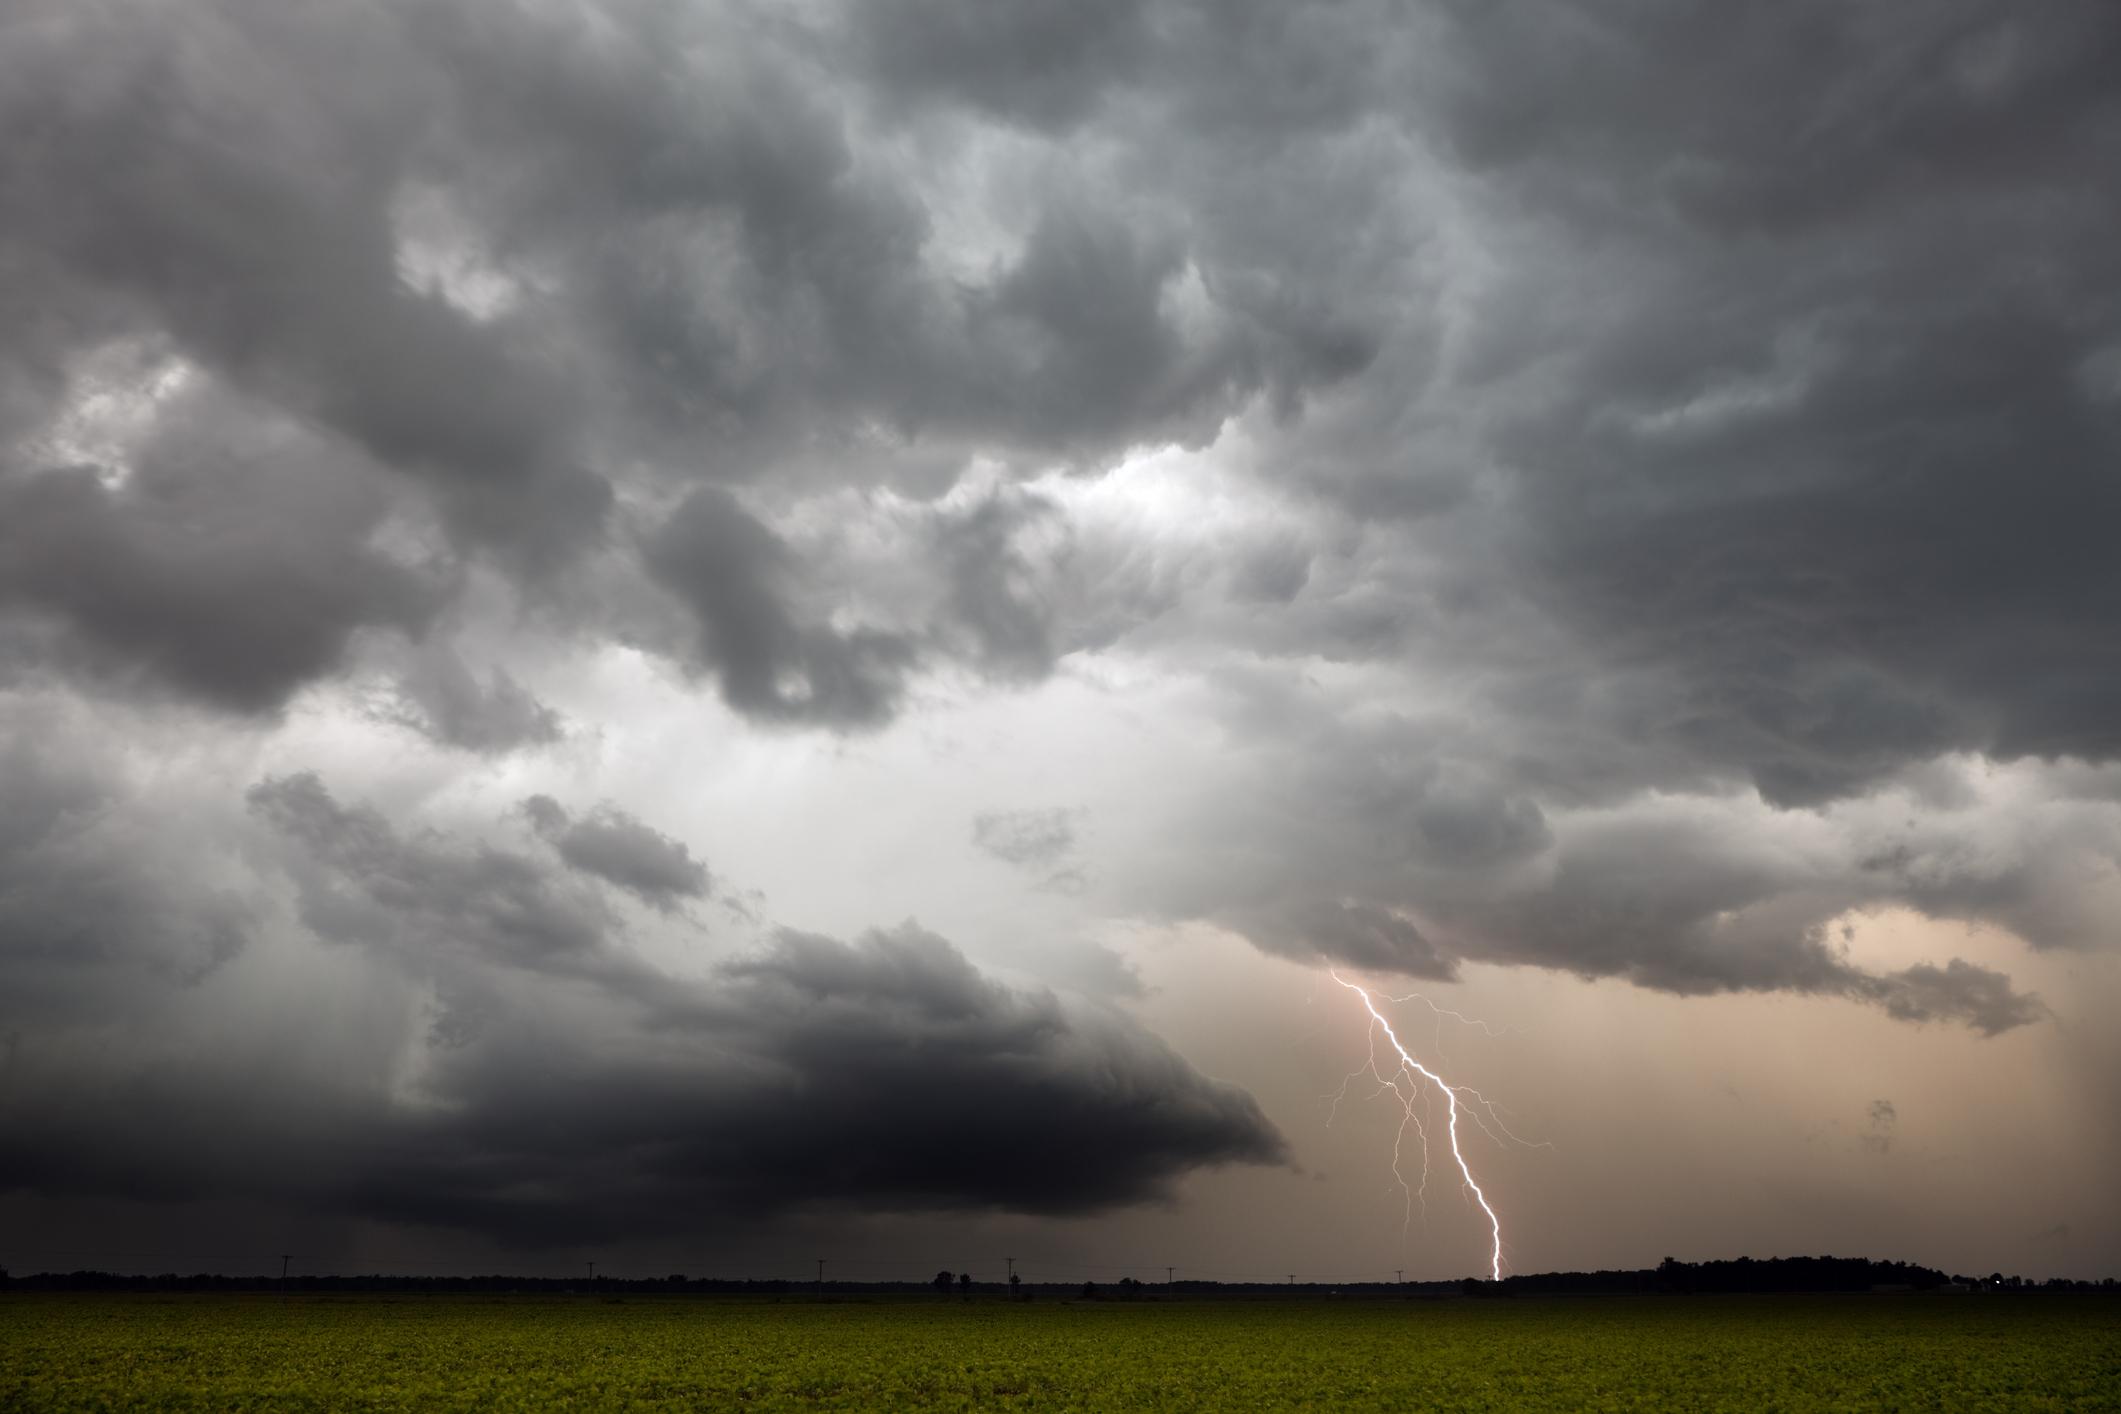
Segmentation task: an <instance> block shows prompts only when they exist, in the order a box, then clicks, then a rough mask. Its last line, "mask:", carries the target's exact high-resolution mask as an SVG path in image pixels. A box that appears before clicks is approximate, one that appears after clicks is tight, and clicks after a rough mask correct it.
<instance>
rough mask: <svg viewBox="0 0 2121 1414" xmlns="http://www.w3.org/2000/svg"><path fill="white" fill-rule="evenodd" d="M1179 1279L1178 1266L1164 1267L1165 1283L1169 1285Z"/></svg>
mask: <svg viewBox="0 0 2121 1414" xmlns="http://www.w3.org/2000/svg"><path fill="white" fill-rule="evenodd" d="M1177 1279H1178V1268H1176V1267H1165V1268H1164V1285H1165V1286H1169V1285H1171V1283H1172V1282H1174V1281H1176V1280H1177Z"/></svg>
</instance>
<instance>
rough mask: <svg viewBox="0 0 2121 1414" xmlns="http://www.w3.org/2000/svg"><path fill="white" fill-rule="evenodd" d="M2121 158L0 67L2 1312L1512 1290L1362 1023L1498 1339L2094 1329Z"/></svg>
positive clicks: (1823, 101)
mask: <svg viewBox="0 0 2121 1414" xmlns="http://www.w3.org/2000/svg"><path fill="white" fill-rule="evenodd" d="M2115 170H2121V12H2117V11H2116V10H2114V9H2113V7H2111V6H2108V5H2105V4H2100V3H2095V0H2062V2H2061V3H2056V4H2051V5H2043V6H2039V7H2034V8H2028V7H2022V6H2011V5H2003V4H1978V3H1943V4H1936V5H1928V6H1921V7H1863V8H1851V7H1849V6H1846V5H1841V4H1832V3H1825V0H1820V2H1819V3H1809V0H1806V3H1794V4H1785V5H1779V6H1773V7H1766V8H1761V9H1758V10H1752V11H1747V12H1745V13H1742V14H1741V13H1734V12H1733V11H1731V10H1730V9H1728V8H1727V7H1720V6H1705V5H1687V4H1678V3H1663V0H1630V3H1624V4H1611V5H1594V6H1564V5H1556V4H1508V3H1504V4H1497V3H1457V2H1456V0H1427V3H1422V2H1421V0H1405V3H1401V2H1400V0H1348V2H1347V3H1315V4H1306V3H1287V0H1273V3H1266V0H1260V3H1253V2H1252V0H1244V3H1234V4H1233V3H1218V4H1206V3H1195V2H1194V0H1069V3H1057V2H1055V0H859V2H858V3H857V0H844V3H842V2H841V0H787V2H786V3H778V4H776V3H767V0H654V2H653V3H651V2H650V0H640V2H639V3H634V2H633V0H507V3H489V2H488V0H417V2H416V0H402V2H401V3H391V2H386V0H363V2H362V3H344V2H343V0H340V2H339V3H321V2H320V3H294V4H290V3H286V0H271V3H266V2H265V0H195V3H186V4H182V5H172V4H165V3H151V2H150V0H98V3H91V4H82V3H79V2H78V0H63V2H62V0H17V3H15V4H13V5H12V6H10V7H9V9H8V11H7V13H6V15H5V17H4V18H0V1263H5V1264H7V1265H9V1266H11V1267H17V1268H43V1267H57V1266H111V1267H143V1266H154V1267H160V1266H164V1265H174V1266H178V1267H186V1268H188V1267H191V1266H220V1267H224V1268H229V1269H235V1270H257V1269H262V1266H263V1264H264V1257H265V1254H276V1253H279V1252H284V1251H295V1252H299V1253H302V1254H303V1256H304V1260H305V1262H306V1263H307V1264H308V1265H310V1266H311V1267H312V1268H313V1269H318V1270H328V1269H341V1270H345V1269H351V1268H353V1267H359V1266H370V1267H374V1266H383V1267H395V1268H404V1269H414V1268H416V1267H417V1265H418V1264H420V1263H431V1264H433V1266H434V1269H437V1270H442V1269H450V1270H456V1269H463V1268H467V1267H474V1266H502V1267H509V1268H513V1269H522V1270H555V1271H565V1270H574V1269H575V1267H574V1264H575V1263H577V1262H578V1261H582V1260H587V1259H588V1258H591V1257H595V1258H597V1259H598V1260H600V1262H602V1263H603V1264H604V1265H603V1267H602V1269H603V1270H613V1271H641V1272H657V1273H659V1272H662V1271H667V1270H673V1269H678V1270H688V1271H692V1272H694V1273H695V1274H701V1273H705V1272H709V1271H723V1272H730V1273H739V1274H740V1273H743V1272H751V1273H756V1274H761V1275H766V1274H788V1275H795V1274H800V1273H801V1272H803V1271H805V1270H807V1267H806V1266H805V1265H804V1264H806V1263H807V1262H808V1261H809V1260H810V1258H812V1257H813V1256H815V1255H820V1254H823V1255H828V1256H830V1257H832V1258H833V1260H834V1261H836V1262H839V1263H841V1264H842V1265H841V1266H840V1267H839V1268H836V1269H835V1270H839V1271H842V1272H843V1273H844V1274H846V1275H891V1276H899V1275H907V1276H916V1275H921V1274H924V1270H925V1271H927V1272H932V1271H933V1270H934V1269H935V1268H936V1267H938V1266H949V1267H951V1268H953V1269H962V1268H969V1269H972V1270H974V1271H975V1272H976V1273H977V1274H981V1275H988V1274H998V1272H999V1268H1000V1266H1001V1262H1000V1254H1001V1253H1003V1252H1005V1251H1008V1252H1013V1253H1014V1254H1016V1255H1018V1256H1020V1257H1022V1258H1023V1259H1024V1263H1025V1270H1027V1271H1029V1272H1033V1273H1034V1274H1038V1273H1044V1274H1051V1275H1055V1276H1067V1277H1077V1276H1082V1275H1090V1276H1100V1277H1105V1276H1117V1275H1119V1274H1121V1273H1122V1272H1125V1271H1131V1272H1133V1273H1134V1274H1135V1275H1138V1276H1150V1275H1160V1273H1161V1269H1162V1267H1163V1266H1164V1265H1165V1264H1167V1263H1170V1264H1175V1265H1177V1266H1178V1267H1180V1269H1181V1270H1182V1271H1189V1272H1192V1273H1194V1274H1196V1275H1210V1274H1219V1275H1228V1276H1260V1275H1264V1276H1269V1277H1272V1276H1276V1275H1279V1274H1281V1273H1284V1272H1289V1271H1294V1272H1297V1273H1300V1274H1303V1275H1306V1276H1315V1277H1320V1278H1328V1279H1348V1278H1353V1277H1357V1276H1365V1275H1366V1276H1372V1277H1374V1276H1378V1275H1381V1274H1388V1273H1390V1272H1391V1271H1393V1270H1395V1269H1405V1270H1406V1271H1407V1272H1408V1273H1409V1274H1410V1275H1418V1276H1423V1277H1452V1276H1459V1275H1464V1274H1466V1273H1469V1272H1479V1271H1483V1270H1485V1268H1486V1265H1487V1264H1486V1256H1485V1253H1486V1231H1485V1224H1484V1220H1483V1219H1482V1218H1481V1216H1480V1214H1479V1212H1478V1210H1477V1209H1475V1208H1473V1207H1472V1206H1471V1205H1469V1204H1468V1203H1467V1202H1466V1201H1465V1197H1464V1195H1463V1194H1462V1193H1461V1192H1460V1188H1459V1184H1458V1183H1457V1181H1456V1178H1455V1171H1454V1170H1453V1168H1452V1166H1451V1165H1450V1161H1449V1156H1448V1153H1447V1151H1445V1150H1444V1149H1442V1148H1441V1147H1436V1148H1433V1149H1432V1152H1431V1155H1430V1161H1429V1162H1430V1176H1429V1183H1428V1187H1427V1191H1426V1194H1425V1197H1424V1198H1423V1199H1422V1201H1420V1202H1418V1203H1410V1202H1409V1199H1408V1195H1407V1194H1406V1193H1405V1192H1403V1191H1402V1190H1400V1189H1399V1188H1398V1187H1397V1186H1396V1185H1395V1183H1394V1181H1393V1173H1392V1155H1393V1147H1394V1142H1395V1137H1396V1135H1397V1131H1398V1124H1397V1118H1398V1112H1397V1111H1396V1110H1395V1109H1394V1107H1393V1105H1392V1103H1391V1101H1390V1099H1389V1098H1388V1097H1384V1098H1381V1097H1379V1096H1378V1095H1377V1094H1375V1093H1374V1092H1375V1089H1376V1087H1375V1085H1374V1083H1365V1082H1363V1081H1362V1080H1360V1079H1358V1080H1357V1081H1356V1082H1355V1083H1354V1084H1352V1085H1348V1086H1346V1088H1345V1089H1343V1082H1344V1080H1345V1079H1346V1077H1347V1076H1348V1075H1349V1073H1350V1072H1351V1071H1355V1070H1358V1069H1359V1068H1360V1067H1362V1066H1363V1064H1364V1063H1365V1058H1366V1056H1367V1054H1368V1041H1367V1039H1366V1025H1365V1023H1366V1017H1365V1015H1364V1013H1363V1011H1362V1009H1361V1006H1360V1004H1359V1002H1358V1001H1357V999H1356V998H1355V997H1354V996H1353V994H1351V993H1350V992H1348V991H1346V990H1344V989H1343V988H1341V987H1339V986H1336V985H1335V984H1334V982H1333V980H1332V978H1331V976H1330V975H1329V972H1328V969H1329V968H1336V967H1337V968H1339V969H1340V970H1341V971H1342V972H1344V973H1345V974H1347V975H1349V976H1353V977H1360V978H1362V979H1365V980H1366V981H1368V982H1370V983H1372V984H1374V985H1375V986H1376V987H1377V988H1378V989H1379V993H1380V995H1383V994H1387V993H1389V994H1394V995H1400V996H1405V995H1406V994H1409V993H1413V992H1416V991H1418V992H1419V993H1421V995H1422V996H1423V997H1425V998H1427V1000H1426V1001H1423V1000H1411V999H1410V1000H1404V1001H1401V1002H1398V1003H1395V1004H1393V1007H1392V1015H1393V1016H1394V1018H1395V1024H1398V1025H1400V1026H1401V1028H1402V1029H1401V1035H1402V1036H1403V1037H1404V1038H1405V1039H1406V1040H1407V1041H1408V1043H1409V1045H1410V1046H1411V1047H1413V1048H1414V1049H1415V1050H1416V1051H1417V1053H1418V1054H1419V1055H1420V1056H1421V1057H1422V1058H1423V1060H1424V1062H1425V1063H1426V1064H1430V1065H1432V1066H1435V1067H1437V1068H1438V1069H1440V1070H1441V1071H1442V1072H1443V1073H1445V1074H1446V1075H1447V1076H1449V1077H1450V1078H1451V1079H1452V1080H1453V1081H1454V1082H1455V1083H1460V1084H1464V1085H1469V1086H1473V1087H1477V1088H1478V1090H1479V1092H1480V1094H1482V1095H1484V1096H1486V1097H1487V1098H1488V1099H1489V1100H1492V1101H1494V1102H1496V1103H1497V1104H1498V1105H1499V1106H1501V1107H1502V1112H1503V1113H1505V1114H1506V1115H1507V1119H1508V1123H1509V1125H1510V1127H1511V1129H1512V1130H1513V1131H1514V1132H1515V1133H1517V1134H1518V1135H1520V1136H1522V1138H1523V1140H1524V1141H1526V1142H1524V1143H1518V1144H1513V1143H1509V1142H1494V1141H1493V1140H1492V1139H1491V1137H1489V1136H1486V1135H1477V1134H1473V1133H1472V1132H1471V1131H1470V1130H1468V1132H1467V1133H1468V1137H1467V1141H1466V1153H1467V1157H1468V1159H1469V1161H1470V1162H1471V1163H1472V1164H1473V1165H1474V1168H1475V1170H1476V1173H1477V1174H1478V1176H1479V1178H1480V1181H1481V1183H1482V1185H1483V1188H1484V1189H1485V1190H1486V1191H1487V1192H1488V1193H1489V1195H1490V1197H1491V1199H1492V1200H1493V1202H1494V1205H1495V1207H1496V1209H1497V1210H1498V1211H1499V1212H1500V1213H1501V1215H1502V1218H1503V1225H1504V1236H1505V1241H1506V1255H1507V1258H1508V1264H1509V1266H1510V1267H1511V1268H1513V1269H1517V1270H1552V1269H1561V1268H1585V1267H1600V1266H1605V1267H1615V1266H1619V1267H1631V1266H1640V1265H1647V1264H1654V1263H1655V1262H1656V1261H1657V1260H1658V1259H1659V1258H1660V1257H1662V1256H1665V1255H1675V1256H1681V1257H1690V1258H1704V1257H1716V1256H1729V1255H1737V1254H1740V1253H1750V1254H1753V1255H1760V1256H1766V1255H1775V1254H1784V1255H1788V1254H1797V1253H1814V1252H1828V1251H1831V1252H1835V1253H1839V1254H1844V1255H1858V1254H1862V1255H1873V1256H1879V1257H1890V1258H1901V1259H1907V1260H1914V1261H1921V1262H1926V1263H1930V1264H1932V1265H1938V1266H1944V1267H1949V1268H1953V1269H1956V1270H1968V1271H1972V1270H1979V1271H1982V1272H1986V1271H1989V1270H1992V1269H1998V1268H2000V1269H2003V1270H2006V1271H2011V1270H2017V1271H2024V1272H2027V1273H2031V1274H2038V1275H2046V1274H2068V1275H2107V1274H2112V1273H2114V1272H2116V1271H2117V1270H2121V1217H2117V1215H2116V1211H2115V1205H2114V1203H2113V1200H2112V1194H2113V1192H2114V1191H2115V1189H2116V1187H2117V1181H2121V1032H2117V1030H2116V1028H2115V1027H2114V1026H2113V1025H2112V1023H2111V1021H2110V1017H2111V1015H2112V1014H2113V1010H2114V1008H2115V1006H2116V1004H2117V1003H2121V947H2117V926H2116V923H2115V919H2116V917H2117V916H2121V912H2117V910H2121V634H2116V632H2115V631H2114V626H2115V624H2116V623H2117V622H2121V555H2117V554H2116V553H2115V545H2116V543H2117V539H2121V239H2116V235H2117V232H2121V188H2117V187H2116V186H2115V184H2114V183H2113V182H2112V181H2111V180H2109V179H2108V178H2107V174H2109V173H2111V172H2113V171H2115ZM1432 1004H1433V1006H1432ZM1433 1008H1445V1009H1448V1010H1450V1011H1454V1012H1458V1013H1462V1014H1464V1015H1465V1016H1470V1017H1475V1018H1479V1019H1481V1020H1482V1021H1483V1022H1484V1023H1485V1024H1484V1025H1472V1024H1469V1023H1467V1022H1465V1021H1462V1020H1460V1019H1457V1018H1454V1017H1449V1016H1443V1015H1439V1014H1438V1012H1437V1011H1435V1010H1434V1009H1433ZM1336 1096H1337V1097H1338V1098H1337V1099H1336ZM1435 1102H1436V1097H1435V1096H1434V1095H1433V1094H1432V1095H1431V1096H1430V1097H1429V1101H1428V1102H1427V1103H1428V1104H1429V1105H1430V1106H1431V1108H1429V1109H1427V1110H1426V1111H1425V1113H1426V1114H1427V1116H1428V1117H1429V1119H1430V1122H1431V1129H1432V1133H1436V1132H1438V1130H1439V1127H1440V1124H1441V1120H1442V1115H1443V1112H1442V1110H1441V1109H1440V1108H1435V1107H1434V1106H1435ZM1402 1167H1403V1169H1404V1171H1405V1172H1406V1173H1407V1174H1408V1175H1409V1176H1410V1177H1414V1178H1418V1177H1419V1167H1420V1164H1419V1158H1418V1154H1417V1153H1416V1152H1415V1151H1414V1150H1412V1149H1409V1150H1408V1151H1406V1153H1404V1154H1403V1156H1402Z"/></svg>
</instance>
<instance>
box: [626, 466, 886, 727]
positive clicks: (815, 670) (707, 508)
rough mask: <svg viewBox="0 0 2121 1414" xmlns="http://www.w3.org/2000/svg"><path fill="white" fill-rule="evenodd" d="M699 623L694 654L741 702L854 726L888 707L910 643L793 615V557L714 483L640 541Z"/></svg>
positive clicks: (743, 706) (766, 712) (766, 713)
mask: <svg viewBox="0 0 2121 1414" xmlns="http://www.w3.org/2000/svg"><path fill="white" fill-rule="evenodd" d="M647 559H648V566H649V570H650V573H652V574H653V575H654V576H655V577H656V578H657V579H658V580H659V581H660V582H661V583H662V584H663V585H664V586H665V587H666V588H668V589H669V590H670V591H671V592H672V593H674V594H676V595H677V596H678V597H679V598H680V599H681V600H683V602H684V604H685V607H686V608H687V609H689V610H690V611H691V612H692V614H693V617H694V619H695V621H696V622H697V624H698V629H699V633H698V645H699V656H700V657H701V658H702V659H704V660H705V661H706V662H707V663H709V664H711V665H712V666H713V668H714V670H715V672H716V673H717V675H718V677H719V679H720V682H721V688H722V696H723V698H724V700H726V701H727V702H728V703H729V705H730V706H732V707H734V708H736V709H737V710H738V711H740V712H745V713H748V714H751V715H755V716H761V717H767V718H781V719H792V720H797V721H809V722H817V723H820V724H824V725H830V726H842V727H854V726H863V725H871V724H874V723H876V722H878V721H880V720H882V719H883V718H886V717H888V716H890V715H891V713H892V711H893V710H894V708H895V706H896V702H897V697H898V694H899V692H900V690H901V685H902V680H903V677H904V674H905V671H906V669H907V668H908V666H910V660H911V658H912V655H913V649H912V646H911V645H910V644H908V643H907V642H905V641H904V640H903V639H902V638H899V637H897V636H895V635H893V634H890V633H887V632H882V631H877V630H864V629H856V630H853V631H851V632H842V631H840V630H838V629H835V628H833V627H831V626H830V625H828V624H820V623H805V622H802V621H800V620H799V619H798V618H797V616H796V612H795V610H794V609H793V608H792V607H791V606H790V604H789V603H788V602H787V600H788V597H789V596H790V595H791V594H792V593H793V586H794V576H795V568H796V567H795V565H794V563H793V559H792V557H791V556H790V555H789V553H788V550H787V547H786V546H785V545H783V544H782V542H781V541H780V539H779V538H778V537H777V536H775V535H774V533H773V531H772V530H771V529H769V528H768V527H767V526H765V525H763V524H761V523H760V522H759V520H758V519H757V518H756V517H755V516H753V515H751V514H750V513H749V512H747V511H746V510H745V509H744V508H743V507H742V506H740V505H739V504H737V501H736V498H735V497H733V496H731V495H730V494H729V493H728V492H727V491H724V490H721V489H719V488H706V489H702V490H699V491H695V492H694V493H693V494H692V495H691V497H689V498H688V499H687V500H686V501H685V503H684V504H683V505H681V506H680V507H678V509H677V511H676V512H675V513H674V514H673V515H672V516H671V517H670V519H669V520H668V521H667V522H665V523H664V525H663V526H662V528H661V529H660V530H659V531H657V532H656V534H655V536H654V538H653V539H652V540H651V541H650V543H649V546H648V549H647Z"/></svg>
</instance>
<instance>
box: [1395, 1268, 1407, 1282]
mask: <svg viewBox="0 0 2121 1414" xmlns="http://www.w3.org/2000/svg"><path fill="white" fill-rule="evenodd" d="M1392 1275H1393V1276H1395V1277H1398V1278H1399V1284H1400V1285H1401V1286H1405V1285H1406V1284H1407V1269H1406V1268H1405V1267H1395V1268H1393V1270H1392Z"/></svg>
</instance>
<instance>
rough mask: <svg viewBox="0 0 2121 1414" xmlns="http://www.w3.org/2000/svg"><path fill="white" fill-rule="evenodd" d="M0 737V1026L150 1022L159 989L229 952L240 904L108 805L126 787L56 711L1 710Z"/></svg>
mask: <svg viewBox="0 0 2121 1414" xmlns="http://www.w3.org/2000/svg"><path fill="white" fill-rule="evenodd" d="M7 722H8V725H9V728H10V730H9V731H8V732H7V733H5V734H4V735H0V801H4V802H5V809H4V810H0V973H4V976H5V979H6V986H4V987H0V1025H4V1026H5V1027H6V1028H7V1030H8V1034H10V1035H13V1036H16V1037H18V1038H19V1037H21V1036H23V1035H25V1034H26V1033H30V1032H34V1030H35V1029H36V1028H37V1027H39V1026H40V1025H43V1024H56V1025H60V1026H66V1025H74V1024H82V1023H90V1024H113V1023H115V1024H121V1025H145V1024H151V1018H152V1017H153V1016H154V1014H155V1013H156V1011H157V1010H158V1009H159V1007H160V1006H161V1004H162V1000H163V997H164V996H165V994H167V993H168V992H171V991H179V992H181V991H185V990H189V989H192V988H196V987H198V986H199V985H200V984H201V983H203V982H205V981H206V980H207V979H209V978H211V977H213V976H214V975H215V974H216V973H217V972H218V971H219V970H220V969H222V968H224V967H225V966H227V965H228V964H229V963H230V962H231V961H233V960H234V959H236V958H237V957H238V956H239V955H240V954H241V953H242V951H243V949H244V946H245V944H246V943H247V942H248V941H249V939H250V935H251V930H252V926H253V920H252V918H251V916H250V911H249V910H248V909H247V908H246V907H245V906H244V904H243V902H242V901H241V900H240V899H238V898H236V897H233V896H231V895H229V894H227V893H224V892H222V891H220V890H217V889H214V888H211V887H207V888H202V887H200V886H199V885H198V884H197V883H195V882H193V879H192V877H191V871H190V870H189V869H188V868H187V864H190V863H193V861H188V860H186V859H185V858H184V856H183V854H182V852H181V851H180V850H179V849H177V848H174V847H172V843H171V841H170V839H169V836H168V835H167V833H166V831H165V830H164V828H163V827H162V824H161V823H160V822H156V821H153V820H151V819H146V818H138V817H135V816H132V815H128V814H127V813H125V812H123V811H122V810H120V809H119V807H120V806H121V805H122V804H123V803H124V795H125V792H124V788H123V786H122V784H121V783H120V782H119V781H118V780H117V779H115V778H114V776H113V774H112V773H109V772H107V771H102V770H99V769H97V768H96V767H95V766H93V765H91V764H90V763H89V762H87V761H86V760H84V759H83V756H84V747H85V746H86V743H84V742H82V741H80V740H78V739H76V738H75V737H74V736H73V735H72V734H71V733H70V732H69V731H68V730H67V729H66V727H65V724H64V723H62V722H59V721H55V720H49V719H46V720H38V719H36V718H34V717H24V716H21V715H10V716H9V717H8V718H7Z"/></svg>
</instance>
